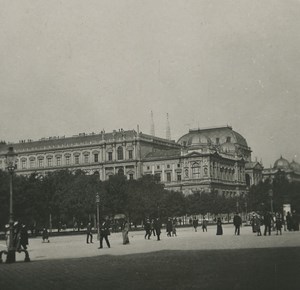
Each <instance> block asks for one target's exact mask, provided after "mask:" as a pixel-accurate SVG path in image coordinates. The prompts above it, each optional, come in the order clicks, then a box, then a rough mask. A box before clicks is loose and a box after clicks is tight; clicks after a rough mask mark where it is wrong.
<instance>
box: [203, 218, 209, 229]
mask: <svg viewBox="0 0 300 290" xmlns="http://www.w3.org/2000/svg"><path fill="white" fill-rule="evenodd" d="M207 223H208V222H207V219H206V218H205V217H204V218H203V221H202V230H203V232H204V231H205V232H207Z"/></svg>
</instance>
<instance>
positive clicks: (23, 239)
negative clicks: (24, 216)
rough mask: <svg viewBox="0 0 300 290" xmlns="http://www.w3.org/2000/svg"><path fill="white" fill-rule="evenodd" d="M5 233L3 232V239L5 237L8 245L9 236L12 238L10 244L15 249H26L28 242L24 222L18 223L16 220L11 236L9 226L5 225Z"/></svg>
mask: <svg viewBox="0 0 300 290" xmlns="http://www.w3.org/2000/svg"><path fill="white" fill-rule="evenodd" d="M5 229H6V233H5V239H6V245H7V246H9V243H10V238H12V244H13V247H14V248H15V249H16V250H17V251H20V250H22V249H23V250H27V246H28V244H29V242H28V231H27V227H26V225H25V224H22V223H19V222H18V221H16V222H15V223H14V224H13V230H12V233H13V236H12V237H10V226H9V225H6V226H5Z"/></svg>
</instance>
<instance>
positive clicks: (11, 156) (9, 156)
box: [5, 147, 17, 263]
mask: <svg viewBox="0 0 300 290" xmlns="http://www.w3.org/2000/svg"><path fill="white" fill-rule="evenodd" d="M16 157H17V154H16V153H15V152H14V148H13V147H9V148H8V152H7V153H6V155H5V162H6V168H7V171H8V172H9V243H8V249H7V259H6V263H14V262H15V261H16V249H15V247H14V214H13V174H14V171H15V169H16Z"/></svg>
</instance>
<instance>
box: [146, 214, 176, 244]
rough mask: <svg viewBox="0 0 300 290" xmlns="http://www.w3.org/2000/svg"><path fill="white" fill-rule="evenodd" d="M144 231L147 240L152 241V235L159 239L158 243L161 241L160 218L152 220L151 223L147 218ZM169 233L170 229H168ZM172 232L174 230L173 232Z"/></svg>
mask: <svg viewBox="0 0 300 290" xmlns="http://www.w3.org/2000/svg"><path fill="white" fill-rule="evenodd" d="M144 230H145V232H146V233H145V236H144V237H145V239H148V240H150V237H151V235H152V234H153V236H154V237H155V236H156V238H157V241H160V234H161V222H160V219H159V218H156V219H152V220H151V221H150V219H149V218H147V219H146V220H145V222H144ZM167 231H168V228H167ZM171 231H172V230H171Z"/></svg>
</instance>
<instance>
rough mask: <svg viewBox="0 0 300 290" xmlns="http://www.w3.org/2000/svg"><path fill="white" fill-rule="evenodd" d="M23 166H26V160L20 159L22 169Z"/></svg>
mask: <svg viewBox="0 0 300 290" xmlns="http://www.w3.org/2000/svg"><path fill="white" fill-rule="evenodd" d="M25 168H26V161H25V160H22V169H25Z"/></svg>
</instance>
